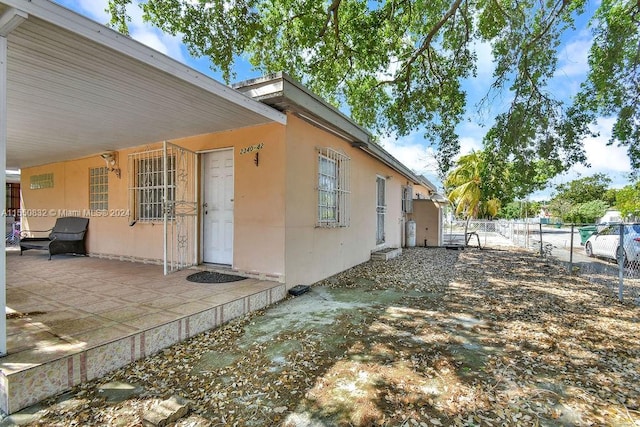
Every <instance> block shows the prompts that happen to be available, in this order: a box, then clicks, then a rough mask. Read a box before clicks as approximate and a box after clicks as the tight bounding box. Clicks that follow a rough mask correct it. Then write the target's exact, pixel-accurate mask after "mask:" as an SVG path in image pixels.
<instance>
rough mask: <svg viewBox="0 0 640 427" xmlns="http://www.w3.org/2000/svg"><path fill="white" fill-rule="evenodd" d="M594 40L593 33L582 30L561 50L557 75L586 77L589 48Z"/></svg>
mask: <svg viewBox="0 0 640 427" xmlns="http://www.w3.org/2000/svg"><path fill="white" fill-rule="evenodd" d="M592 42H593V39H592V36H591V34H589V33H588V32H587V31H582V32H580V33H579V34H578V36H577V37H576V38H575V39H573V40H572V41H570V42H569V43H567V44H566V45H565V46H564V48H563V49H562V50H561V51H560V52H559V55H558V60H559V67H558V70H557V71H556V76H559V77H584V76H585V75H586V73H587V70H588V69H589V49H590V48H591V44H592Z"/></svg>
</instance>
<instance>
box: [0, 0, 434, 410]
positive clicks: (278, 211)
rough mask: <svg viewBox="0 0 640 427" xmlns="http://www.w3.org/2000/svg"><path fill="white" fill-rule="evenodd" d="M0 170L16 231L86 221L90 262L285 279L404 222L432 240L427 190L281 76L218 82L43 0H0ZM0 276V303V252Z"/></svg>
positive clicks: (358, 258) (352, 253) (402, 227)
mask: <svg viewBox="0 0 640 427" xmlns="http://www.w3.org/2000/svg"><path fill="white" fill-rule="evenodd" d="M5 155H6V157H5ZM7 168H10V169H20V170H21V183H20V190H21V193H22V200H21V203H22V206H21V207H22V211H21V212H20V219H21V222H22V224H21V225H22V228H23V229H26V230H43V229H49V228H51V227H52V226H53V225H54V223H55V220H56V218H59V217H61V216H81V217H88V218H89V219H90V221H89V228H88V233H87V242H86V243H87V249H88V252H89V255H90V256H95V257H104V258H114V259H118V260H129V261H140V262H145V263H161V264H164V266H165V273H170V272H172V271H175V270H179V269H184V268H188V267H190V266H193V265H197V264H203V263H204V264H210V265H215V266H222V267H224V268H226V269H228V270H229V271H230V272H233V273H239V274H242V275H246V276H249V277H254V278H260V279H266V280H271V281H275V282H279V283H283V284H285V286H286V288H291V287H293V286H295V285H299V284H307V285H308V284H311V283H314V282H316V281H318V280H321V279H324V278H326V277H329V276H331V275H333V274H335V273H337V272H340V271H343V270H345V269H347V268H350V267H352V266H354V265H356V264H359V263H361V262H364V261H366V260H368V259H369V258H370V257H371V255H372V253H375V252H378V251H381V250H384V249H389V248H401V247H402V246H404V245H405V244H406V243H407V242H406V223H407V222H408V221H409V220H413V221H415V223H416V224H417V229H418V245H421V244H422V243H423V242H424V244H425V245H438V244H440V242H441V241H440V240H439V237H438V236H439V234H440V232H439V231H438V227H441V222H442V220H441V212H440V209H439V203H440V202H441V201H442V198H441V196H438V195H437V192H436V188H435V186H434V185H433V184H431V183H430V182H429V181H428V180H427V179H426V178H424V177H421V176H417V175H416V174H414V173H413V172H412V171H411V170H409V169H408V168H407V167H406V166H405V165H403V164H402V163H401V162H399V161H398V160H397V159H395V158H394V157H393V156H391V155H390V154H389V153H388V152H386V151H385V150H384V149H383V148H381V147H380V146H379V145H377V144H375V143H374V142H373V140H372V137H371V135H370V134H369V133H368V132H367V131H366V130H365V129H363V128H361V127H360V126H358V125H357V124H355V123H354V122H353V121H352V120H351V119H350V118H348V117H347V116H345V115H344V114H342V113H340V112H339V111H338V110H337V109H336V108H334V107H332V106H331V105H329V104H328V103H326V102H324V101H323V100H322V99H320V98H319V97H317V96H316V95H314V94H313V93H311V92H310V91H309V90H308V89H306V88H305V87H304V86H302V85H301V84H300V83H298V82H296V81H294V80H293V79H291V78H290V77H289V76H287V75H286V74H282V73H281V74H277V75H272V76H266V77H264V78H259V79H255V80H251V81H246V82H242V83H239V84H237V85H235V86H234V87H228V86H225V85H223V84H221V83H219V82H217V81H214V80H212V79H210V78H209V77H207V76H205V75H203V74H201V73H199V72H197V71H195V70H193V69H191V68H189V67H187V66H185V65H183V64H181V63H179V62H177V61H175V60H173V59H170V58H168V57H166V56H164V55H163V54H161V53H158V52H156V51H154V50H152V49H150V48H148V47H146V46H144V45H142V44H140V43H138V42H136V41H134V40H132V39H130V38H129V37H126V36H123V35H122V34H119V33H117V32H115V31H113V30H111V29H109V28H107V27H104V26H103V25H100V24H98V23H95V22H93V21H91V20H89V19H86V18H84V17H82V16H80V15H78V14H76V13H74V12H72V11H69V10H67V9H65V8H63V7H61V6H59V5H57V4H55V3H53V2H51V1H49V0H0V177H2V178H1V180H2V181H6V176H5V172H4V171H5V170H6V169H7ZM4 188H5V182H2V183H0V189H4ZM414 199H415V200H414ZM0 200H2V201H3V202H2V203H5V202H4V201H5V197H4V196H2V195H0ZM423 204H424V205H423ZM3 208H4V206H3ZM427 222H428V223H427ZM422 229H424V230H422ZM422 231H424V233H429V234H428V235H427V234H420V233H422ZM55 261H56V259H55V257H54V259H53V260H52V261H51V262H52V263H55ZM0 271H2V274H1V275H0V305H1V306H5V305H6V304H5V289H6V259H5V257H2V258H1V261H0ZM6 348H7V347H6V319H5V317H4V316H0V354H6V353H7V351H6ZM0 389H2V388H1V387H0ZM2 390H4V389H2ZM6 399H7V398H6V395H5V396H4V397H3V399H2V401H3V402H5V401H6ZM5 406H6V403H3V407H5Z"/></svg>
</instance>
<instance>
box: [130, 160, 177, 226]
mask: <svg viewBox="0 0 640 427" xmlns="http://www.w3.org/2000/svg"><path fill="white" fill-rule="evenodd" d="M162 153H163V151H162V150H152V151H147V152H144V153H135V154H131V155H130V156H129V170H130V178H129V179H130V181H129V182H130V185H131V187H130V188H129V190H130V201H131V205H130V208H131V211H132V212H133V219H134V220H136V221H148V222H152V221H162V220H164V210H163V206H164V202H165V200H164V188H165V186H164V177H165V171H164V157H163V155H162ZM167 177H168V194H167V195H166V200H167V201H172V200H174V198H175V178H176V169H175V157H174V156H169V157H167Z"/></svg>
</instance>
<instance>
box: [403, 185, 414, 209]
mask: <svg viewBox="0 0 640 427" xmlns="http://www.w3.org/2000/svg"><path fill="white" fill-rule="evenodd" d="M402 212H404V213H412V212H413V187H412V186H410V185H405V186H402Z"/></svg>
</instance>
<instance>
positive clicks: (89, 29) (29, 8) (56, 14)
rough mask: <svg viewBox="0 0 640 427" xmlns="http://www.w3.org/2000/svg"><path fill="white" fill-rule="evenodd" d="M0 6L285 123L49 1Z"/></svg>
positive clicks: (20, 0) (9, 0) (7, 0)
mask: <svg viewBox="0 0 640 427" xmlns="http://www.w3.org/2000/svg"><path fill="white" fill-rule="evenodd" d="M0 3H2V4H5V5H7V6H9V7H13V8H16V9H18V10H20V11H22V12H25V13H27V14H28V15H29V16H32V17H35V18H38V19H40V20H42V21H46V22H48V23H50V24H53V25H55V26H57V27H61V28H63V29H65V30H67V31H70V32H72V33H74V34H76V35H78V36H81V37H84V38H86V39H88V40H91V41H93V42H95V43H98V44H101V45H103V46H106V47H108V48H110V49H113V50H115V51H117V52H119V53H121V54H122V55H125V56H128V57H131V58H133V59H135V60H137V61H140V62H142V63H144V64H147V65H149V66H151V67H153V68H155V69H158V70H161V71H164V72H166V73H168V74H170V75H172V76H174V77H176V78H179V79H181V80H183V81H185V82H187V83H190V84H192V85H194V86H196V87H199V88H201V89H203V90H205V91H207V92H209V93H211V94H214V95H217V96H219V97H221V98H224V99H226V100H228V101H231V102H233V103H235V104H237V105H240V106H242V107H243V108H246V109H247V110H250V111H252V112H254V113H256V114H260V115H262V116H263V117H265V118H267V119H269V120H272V121H274V122H277V123H280V124H286V123H287V118H286V115H285V114H282V113H281V112H279V111H277V110H275V109H273V108H271V107H269V106H267V105H265V104H262V103H260V102H257V101H255V100H253V99H251V98H249V97H247V96H245V95H243V94H241V93H239V92H237V91H235V90H233V89H232V88H230V87H228V86H225V85H224V84H222V83H220V82H218V81H216V80H213V79H212V78H210V77H208V76H206V75H204V74H202V73H200V72H198V71H196V70H194V69H193V68H191V67H188V66H187V65H184V64H182V63H180V62H179V61H176V60H175V59H172V58H170V57H168V56H166V55H164V54H163V53H161V52H158V51H156V50H154V49H151V48H150V47H148V46H145V45H143V44H142V43H140V42H138V41H136V40H133V39H132V38H130V37H127V36H125V35H123V34H120V33H119V32H117V31H115V30H113V29H111V28H109V27H106V26H104V25H101V24H99V23H97V22H95V21H92V20H90V19H88V18H86V17H84V16H82V15H79V14H77V13H76V12H73V11H71V10H69V9H67V8H65V7H63V6H60V5H57V4H55V3H52V2H51V1H49V0H0Z"/></svg>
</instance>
